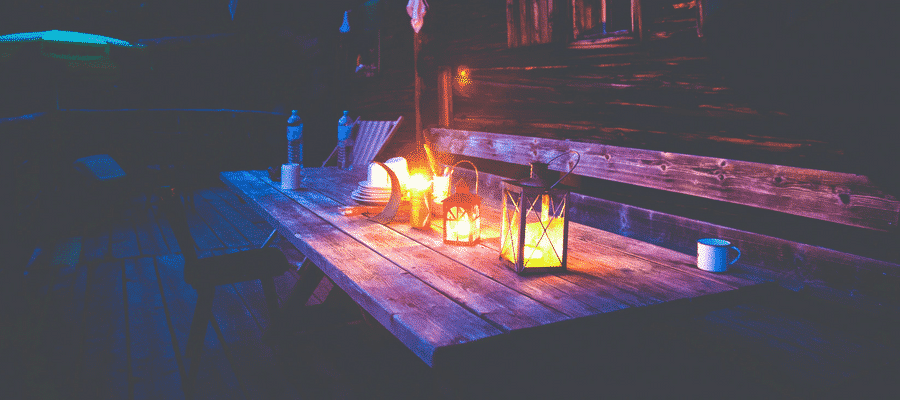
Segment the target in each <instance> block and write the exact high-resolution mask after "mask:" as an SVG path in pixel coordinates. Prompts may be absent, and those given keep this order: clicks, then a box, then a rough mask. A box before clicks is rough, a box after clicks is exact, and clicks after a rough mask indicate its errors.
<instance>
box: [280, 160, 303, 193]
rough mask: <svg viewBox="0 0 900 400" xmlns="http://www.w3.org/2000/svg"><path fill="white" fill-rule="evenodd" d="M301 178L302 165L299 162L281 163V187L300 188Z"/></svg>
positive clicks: (286, 188) (285, 188)
mask: <svg viewBox="0 0 900 400" xmlns="http://www.w3.org/2000/svg"><path fill="white" fill-rule="evenodd" d="M302 178H303V167H302V166H301V165H300V164H282V165H281V189H282V190H294V189H300V181H301V180H302Z"/></svg>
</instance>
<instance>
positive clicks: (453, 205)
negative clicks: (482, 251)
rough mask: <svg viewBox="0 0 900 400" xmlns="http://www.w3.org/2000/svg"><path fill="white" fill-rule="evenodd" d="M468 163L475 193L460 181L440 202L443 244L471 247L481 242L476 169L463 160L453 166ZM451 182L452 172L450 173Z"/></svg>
mask: <svg viewBox="0 0 900 400" xmlns="http://www.w3.org/2000/svg"><path fill="white" fill-rule="evenodd" d="M461 163H468V164H469V165H471V166H472V168H474V169H475V193H469V187H468V185H466V183H465V182H464V181H462V180H460V183H459V185H457V187H456V193H453V194H451V195H449V196H447V198H445V199H444V200H443V201H442V202H441V208H442V212H443V214H444V243H447V244H454V245H462V246H473V245H475V244H477V243H478V242H479V241H480V240H481V197H479V196H478V168H477V167H475V164H472V163H471V162H469V161H466V160H463V161H460V162H458V163H456V164H455V165H453V169H455V168H456V166H457V165H459V164H461ZM449 177H450V181H451V182H452V181H453V170H451V171H450V175H449Z"/></svg>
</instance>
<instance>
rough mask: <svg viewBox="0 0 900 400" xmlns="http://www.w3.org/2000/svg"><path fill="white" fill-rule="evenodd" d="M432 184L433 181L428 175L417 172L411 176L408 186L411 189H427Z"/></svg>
mask: <svg viewBox="0 0 900 400" xmlns="http://www.w3.org/2000/svg"><path fill="white" fill-rule="evenodd" d="M430 184H431V181H430V180H428V177H426V176H425V175H423V174H415V175H413V176H410V177H409V181H408V183H407V184H406V187H407V188H408V189H409V190H425V189H428V185H430Z"/></svg>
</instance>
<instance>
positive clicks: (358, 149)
mask: <svg viewBox="0 0 900 400" xmlns="http://www.w3.org/2000/svg"><path fill="white" fill-rule="evenodd" d="M402 121H403V116H400V117H399V118H397V120H396V121H364V120H360V119H359V118H357V119H356V121H355V122H354V123H353V124H354V133H353V134H352V136H350V140H349V143H348V145H347V147H349V148H352V150H351V152H350V153H348V157H347V158H348V162H349V164H350V168H357V167H359V166H361V167H360V168H365V167H366V166H367V165H369V163H371V162H372V160H374V159H375V157H376V156H377V155H378V153H379V152H380V151H381V148H382V147H384V144H385V143H387V141H388V140H390V139H391V136H393V135H394V132H396V131H397V127H398V126H400V122H402ZM337 151H338V148H337V147H335V148H334V150H332V152H331V155H329V156H328V158H326V159H325V161H324V162H323V163H322V166H323V167H324V166H325V164H327V163H328V161H329V160H331V159H332V158H333V157H334V156H335V155H336V154H337Z"/></svg>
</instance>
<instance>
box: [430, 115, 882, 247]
mask: <svg viewBox="0 0 900 400" xmlns="http://www.w3.org/2000/svg"><path fill="white" fill-rule="evenodd" d="M431 137H432V140H433V141H434V143H433V146H434V147H433V148H434V149H435V150H436V151H440V152H444V153H452V154H459V155H464V156H470V157H477V158H484V159H488V160H496V161H503V162H507V163H512V164H520V165H527V164H528V163H530V162H532V161H547V160H548V159H549V158H550V157H551V156H553V155H556V154H559V153H563V152H566V151H569V150H574V151H577V152H578V153H579V154H581V161H580V163H579V164H578V167H577V168H576V169H575V174H577V175H582V176H588V177H594V178H599V179H605V180H610V181H616V182H622V183H628V184H632V185H638V186H644V187H649V188H653V189H659V190H666V191H670V192H676V193H683V194H689V195H693V196H699V197H704V198H708V199H713V200H721V201H726V202H729V203H735V204H741V205H747V206H751V207H757V208H762V209H767V210H774V211H779V212H783V213H787V214H793V215H799V216H803V217H808V218H815V219H819V220H823V221H830V222H834V223H838V224H843V225H850V226H856V227H861V228H867V229H873V230H880V231H896V227H897V223H898V214H900V202H898V201H897V199H895V198H894V197H892V196H890V195H888V194H885V193H883V192H882V191H881V190H879V189H878V188H877V187H875V186H874V185H873V184H872V183H871V182H870V181H869V178H868V177H866V176H862V175H855V174H848V173H839V172H831V171H822V170H813V169H804V168H796V167H788V166H782V165H774V164H761V163H754V162H747V161H738V160H728V159H721V158H714V157H704V156H694V155H689V154H679V153H668V152H662V151H654V150H643V149H636V148H628V147H618V146H609V145H604V144H599V143H581V142H572V141H567V140H566V141H564V140H555V139H544V138H537V137H526V136H516V135H504V134H495V133H487V132H474V131H461V130H453V129H443V128H436V129H432V130H431ZM562 160H566V162H565V163H563V162H556V163H554V164H551V165H550V168H551V169H555V170H558V171H566V170H568V169H569V168H570V166H571V165H573V163H574V162H575V157H574V156H569V157H568V158H567V159H562Z"/></svg>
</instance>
